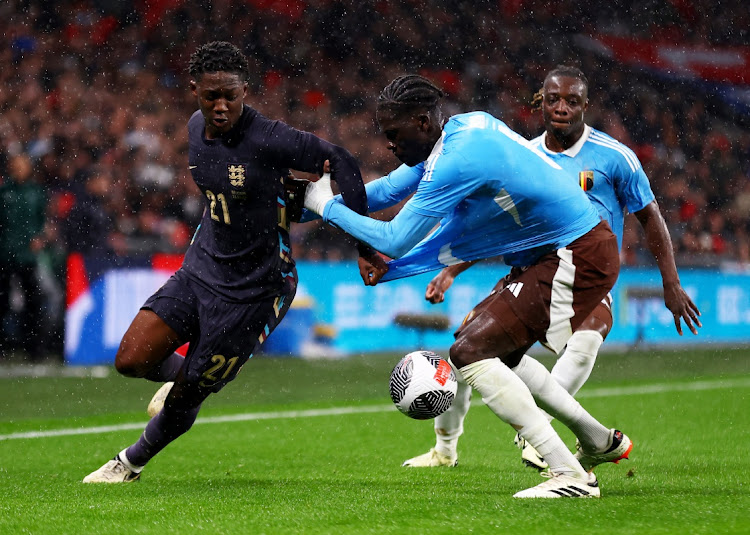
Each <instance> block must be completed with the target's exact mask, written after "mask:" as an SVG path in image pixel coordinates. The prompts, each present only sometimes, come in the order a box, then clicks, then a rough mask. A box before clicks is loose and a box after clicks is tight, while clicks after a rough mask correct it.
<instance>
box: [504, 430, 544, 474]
mask: <svg viewBox="0 0 750 535" xmlns="http://www.w3.org/2000/svg"><path fill="white" fill-rule="evenodd" d="M513 443H514V444H515V445H516V447H517V448H518V449H519V450H521V462H523V464H525V465H526V466H528V467H529V468H534V469H536V470H540V471H541V470H546V469H547V468H549V465H548V464H547V461H545V460H544V457H542V456H541V455H539V452H538V451H536V448H534V446H532V445H531V444H529V443H528V442H526V439H525V438H523V437H522V436H521V435H519V434H518V433H516V438H514V439H513Z"/></svg>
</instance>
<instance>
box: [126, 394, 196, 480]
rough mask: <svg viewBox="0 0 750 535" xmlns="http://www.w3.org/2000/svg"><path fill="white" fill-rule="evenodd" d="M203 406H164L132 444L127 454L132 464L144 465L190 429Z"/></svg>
mask: <svg viewBox="0 0 750 535" xmlns="http://www.w3.org/2000/svg"><path fill="white" fill-rule="evenodd" d="M200 408H201V406H200V405H198V406H197V407H190V408H188V409H181V408H175V407H169V406H167V405H165V406H164V410H162V411H161V412H159V414H157V415H156V416H154V417H153V418H151V421H150V422H149V423H148V424H147V425H146V429H145V430H144V431H143V434H142V435H141V438H139V439H138V442H136V443H135V444H133V445H132V446H130V447H129V448H128V449H127V450H126V452H125V455H126V456H127V458H128V461H130V462H131V463H132V464H134V465H136V466H144V465H145V464H146V463H147V462H149V461H150V460H151V459H152V458H153V457H154V455H156V454H157V453H159V452H160V451H161V450H163V449H164V448H165V447H166V446H167V445H168V444H169V443H170V442H172V441H173V440H175V439H176V438H177V437H179V436H180V435H182V434H183V433H185V432H186V431H187V430H188V429H190V428H191V427H192V425H193V422H195V418H196V417H197V416H198V411H200Z"/></svg>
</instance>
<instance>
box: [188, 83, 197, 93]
mask: <svg viewBox="0 0 750 535" xmlns="http://www.w3.org/2000/svg"><path fill="white" fill-rule="evenodd" d="M189 85H190V91H192V92H193V95H195V96H198V82H196V81H195V80H190V84H189Z"/></svg>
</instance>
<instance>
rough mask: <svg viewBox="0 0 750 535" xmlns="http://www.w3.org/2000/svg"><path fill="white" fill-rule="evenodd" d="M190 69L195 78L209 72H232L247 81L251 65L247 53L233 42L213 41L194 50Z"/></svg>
mask: <svg viewBox="0 0 750 535" xmlns="http://www.w3.org/2000/svg"><path fill="white" fill-rule="evenodd" d="M188 71H189V72H190V76H192V77H193V78H194V79H195V80H199V79H200V78H201V77H202V76H203V74H204V73H207V72H231V73H235V74H238V75H239V76H240V78H242V80H243V81H246V80H247V79H248V77H249V75H250V66H249V65H248V62H247V58H246V57H245V55H244V54H243V53H242V52H241V51H240V49H239V48H237V47H236V46H234V45H233V44H232V43H228V42H226V41H211V42H210V43H206V44H205V45H201V46H200V47H198V49H197V50H196V51H195V52H193V55H192V56H190V65H189V67H188Z"/></svg>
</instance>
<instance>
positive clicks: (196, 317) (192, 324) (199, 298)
mask: <svg viewBox="0 0 750 535" xmlns="http://www.w3.org/2000/svg"><path fill="white" fill-rule="evenodd" d="M189 71H190V76H191V82H190V87H191V90H192V93H193V95H194V96H195V97H196V99H197V102H198V106H199V110H198V111H196V112H195V113H194V114H193V116H192V117H191V118H190V120H189V122H188V139H189V166H190V172H191V173H192V176H193V179H194V180H195V182H196V184H197V185H198V186H199V187H200V189H201V191H202V192H203V194H204V195H205V198H206V207H205V211H204V214H203V218H202V221H201V223H200V225H199V227H198V229H197V231H196V233H195V236H194V238H193V241H192V243H191V245H190V248H189V249H188V251H187V253H186V255H185V260H184V263H183V265H182V267H181V268H180V269H179V270H178V271H177V272H176V273H175V274H174V276H173V277H172V278H170V280H169V281H168V282H167V283H166V284H165V285H164V286H163V287H162V288H161V289H160V290H158V291H157V292H156V293H155V294H154V295H153V296H151V297H150V298H149V299H148V300H147V301H146V303H145V304H144V306H143V308H141V310H140V311H139V312H138V314H137V316H136V317H135V319H134V320H133V322H132V324H131V325H130V327H129V328H128V330H127V332H126V333H125V335H124V337H123V339H122V342H121V345H120V348H119V349H118V352H117V356H116V360H115V366H116V368H117V370H118V372H120V373H121V374H123V375H126V376H128V377H144V378H146V379H149V380H152V381H161V382H173V384H169V383H168V384H166V385H165V387H163V388H162V389H160V392H161V395H162V398H163V400H162V403H163V407H162V406H159V410H158V412H157V413H156V414H155V416H153V418H152V419H151V420H150V421H149V422H148V424H147V426H146V429H145V430H144V432H143V434H142V435H141V437H140V438H139V439H138V441H137V442H135V443H134V444H133V445H131V446H130V447H128V448H126V449H124V450H122V451H121V452H120V453H119V454H118V455H117V456H115V458H114V459H113V460H111V461H109V462H107V463H106V464H105V465H104V466H102V467H101V468H100V469H98V470H96V471H95V472H93V473H91V474H89V475H88V476H87V477H86V478H84V480H83V481H84V482H85V483H98V482H103V483H121V482H128V481H133V480H135V479H138V477H139V476H140V473H141V470H142V469H143V467H144V466H145V465H146V463H147V462H148V461H149V460H150V459H151V458H153V457H154V455H156V454H157V453H158V452H159V451H161V450H162V449H163V448H164V447H165V446H167V445H168V444H169V443H170V442H172V441H173V440H175V439H176V438H177V437H178V436H180V435H181V434H183V433H184V432H186V431H187V430H188V429H189V428H190V427H191V426H192V424H193V422H194V421H195V418H196V416H197V414H198V411H199V410H200V406H201V403H202V402H203V401H204V400H205V399H206V397H207V396H208V395H209V394H211V393H213V392H218V391H219V390H220V389H221V388H222V387H224V386H225V385H226V384H227V383H228V382H229V381H231V380H232V379H234V377H235V376H236V375H237V373H238V372H239V371H240V368H241V367H242V365H243V364H244V363H245V362H246V361H247V360H248V358H250V357H251V356H252V354H253V353H254V352H255V351H256V350H257V349H258V347H260V345H261V344H262V343H263V341H264V340H265V339H266V337H267V336H268V335H269V334H270V333H271V331H273V329H274V328H275V327H276V326H277V325H278V324H279V322H280V321H281V319H282V318H283V317H284V314H285V313H286V311H287V310H288V309H289V306H290V304H291V302H292V299H293V298H294V294H295V291H296V286H297V275H296V271H295V267H294V261H293V259H292V256H291V251H290V241H289V220H288V214H287V206H286V199H285V189H284V184H283V178H282V177H286V176H287V175H288V172H289V169H296V170H300V171H305V172H311V173H318V174H321V173H322V172H323V167H324V164H325V162H326V161H328V162H329V166H330V170H331V174H332V176H333V177H334V178H335V179H336V180H337V182H338V184H339V186H340V188H341V190H342V194H343V196H344V198H345V199H346V202H347V203H348V205H349V206H350V207H351V208H352V209H354V210H355V211H357V212H358V213H361V214H364V213H366V211H367V199H366V196H365V189H364V184H363V183H362V177H361V174H360V171H359V168H358V166H357V164H356V162H355V160H354V158H353V157H352V156H351V155H350V154H349V153H348V152H347V151H346V150H344V149H342V148H340V147H337V146H335V145H332V144H331V143H328V142H326V141H324V140H322V139H320V138H318V137H316V136H314V135H312V134H310V133H307V132H302V131H299V130H295V129H294V128H291V127H290V126H288V125H286V124H284V123H282V122H280V121H273V120H269V119H267V118H265V117H264V116H262V115H261V114H260V113H258V112H257V111H256V110H254V109H253V108H251V107H250V106H248V105H246V104H244V98H245V96H246V94H247V81H246V80H247V78H248V74H249V73H248V63H247V59H246V58H245V56H244V55H243V54H242V53H241V52H240V50H239V49H238V48H237V47H235V46H234V45H232V44H230V43H227V42H212V43H208V44H206V45H203V46H201V47H199V48H198V49H197V50H196V51H195V53H194V54H193V55H192V57H191V59H190V68H189ZM360 254H362V255H364V256H368V255H370V254H372V255H373V257H371V258H369V259H368V260H367V265H368V266H369V267H370V268H372V266H373V265H375V266H377V265H379V264H378V259H379V257H377V254H376V253H374V251H372V249H370V248H369V247H366V246H363V247H362V248H361V249H360ZM376 269H377V267H376ZM186 342H189V343H190V345H189V349H188V353H187V355H186V357H185V358H183V357H181V356H180V355H178V354H176V353H174V351H175V349H177V348H178V347H179V346H181V345H182V344H184V343H186ZM160 405H161V404H160Z"/></svg>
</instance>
